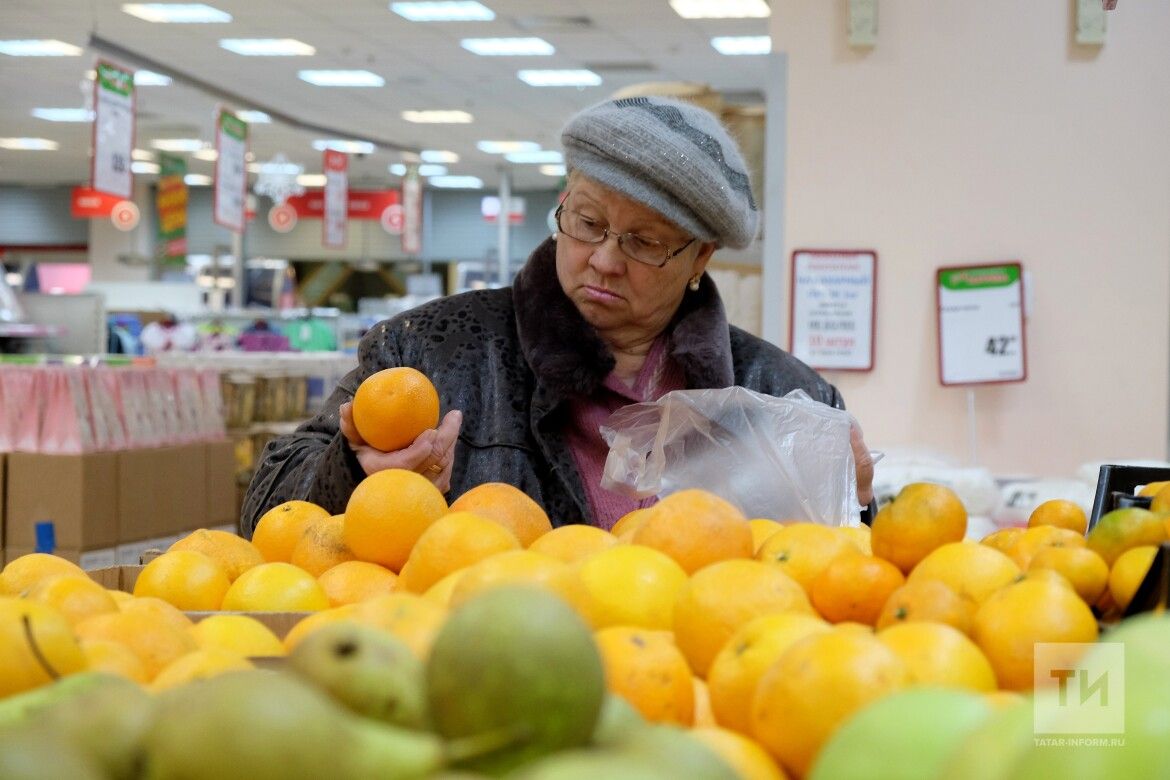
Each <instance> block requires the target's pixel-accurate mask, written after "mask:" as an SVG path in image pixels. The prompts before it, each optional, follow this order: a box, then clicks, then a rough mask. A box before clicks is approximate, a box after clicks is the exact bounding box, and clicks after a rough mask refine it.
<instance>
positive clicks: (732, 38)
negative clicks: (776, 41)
mask: <svg viewBox="0 0 1170 780" xmlns="http://www.w3.org/2000/svg"><path fill="white" fill-rule="evenodd" d="M711 46H712V47H714V49H715V51H717V52H719V53H720V54H727V55H729V56H731V55H737V54H768V53H769V52H771V51H772V36H770V35H724V36H718V37H715V38H712V39H711Z"/></svg>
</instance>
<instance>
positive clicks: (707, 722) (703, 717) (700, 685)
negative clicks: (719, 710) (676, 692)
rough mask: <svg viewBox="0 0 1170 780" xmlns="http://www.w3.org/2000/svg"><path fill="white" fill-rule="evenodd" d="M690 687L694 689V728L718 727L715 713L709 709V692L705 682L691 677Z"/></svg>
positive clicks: (699, 678) (700, 678)
mask: <svg viewBox="0 0 1170 780" xmlns="http://www.w3.org/2000/svg"><path fill="white" fill-rule="evenodd" d="M691 686H692V687H693V688H694V689H695V718H694V722H693V726H694V728H703V727H708V726H718V725H719V723H718V722H717V721H716V720H715V712H714V711H713V710H712V709H711V691H710V690H708V689H707V682H706V681H705V680H704V679H703V678H702V677H695V676H694V675H691Z"/></svg>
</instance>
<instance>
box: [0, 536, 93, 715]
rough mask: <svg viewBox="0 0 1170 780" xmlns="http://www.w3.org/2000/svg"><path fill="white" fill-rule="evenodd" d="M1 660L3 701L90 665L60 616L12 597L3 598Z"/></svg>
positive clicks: (44, 606) (0, 608) (43, 606)
mask: <svg viewBox="0 0 1170 780" xmlns="http://www.w3.org/2000/svg"><path fill="white" fill-rule="evenodd" d="M18 560H19V559H18ZM91 619H94V618H91ZM83 622H84V621H83ZM30 634H31V635H32V642H33V644H30V642H29V635H30ZM34 644H35V647H34V646H33V645H34ZM0 657H2V658H3V659H4V662H3V663H0V699H3V698H4V697H5V696H9V695H11V694H14V693H20V692H21V691H27V690H30V689H32V688H37V687H39V686H41V685H44V684H46V683H49V682H52V681H53V679H54V678H56V677H58V676H61V675H66V674H72V673H73V672H79V671H81V670H82V669H84V668H85V665H86V660H85V654H84V653H83V652H82V650H81V647H80V646H79V645H78V644H77V640H76V639H75V638H74V636H73V630H72V629H71V628H70V626H69V622H68V621H67V620H66V619H65V617H64V616H63V615H62V614H61V613H60V612H58V611H57V610H55V609H53V608H52V607H50V606H48V605H47V604H39V603H37V602H35V601H29V600H27V599H17V598H12V597H10V596H0Z"/></svg>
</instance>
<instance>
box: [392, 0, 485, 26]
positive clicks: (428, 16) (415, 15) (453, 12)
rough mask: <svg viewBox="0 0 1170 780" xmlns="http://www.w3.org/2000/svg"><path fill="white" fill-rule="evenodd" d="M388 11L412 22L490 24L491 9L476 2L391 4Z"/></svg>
mask: <svg viewBox="0 0 1170 780" xmlns="http://www.w3.org/2000/svg"><path fill="white" fill-rule="evenodd" d="M390 10H391V11H393V12H394V13H396V14H398V15H399V16H401V17H402V18H404V19H409V20H410V21H412V22H490V21H491V20H492V19H495V18H496V15H495V13H494V12H493V11H492V9H490V8H488V7H487V6H486V5H484V4H483V3H476V2H470V1H465V2H451V1H450V0H448V1H447V2H430V3H391V4H390Z"/></svg>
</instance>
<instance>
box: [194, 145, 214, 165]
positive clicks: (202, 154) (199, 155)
mask: <svg viewBox="0 0 1170 780" xmlns="http://www.w3.org/2000/svg"><path fill="white" fill-rule="evenodd" d="M191 156H192V157H194V158H195V159H196V160H206V161H207V162H215V161H216V160H218V159H219V152H218V151H216V150H215V149H213V148H211V147H210V146H205V147H203V148H202V149H196V150H195V151H194V152H192V153H191Z"/></svg>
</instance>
